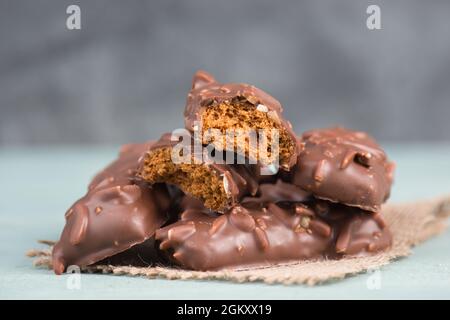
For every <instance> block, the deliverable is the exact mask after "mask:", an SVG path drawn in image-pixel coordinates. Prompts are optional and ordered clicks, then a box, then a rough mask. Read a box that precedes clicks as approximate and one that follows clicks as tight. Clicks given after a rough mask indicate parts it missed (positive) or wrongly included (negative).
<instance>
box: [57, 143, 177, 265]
mask: <svg viewBox="0 0 450 320" xmlns="http://www.w3.org/2000/svg"><path fill="white" fill-rule="evenodd" d="M150 145H151V143H147V144H137V145H127V146H124V147H123V148H122V150H121V153H120V155H119V158H118V159H117V160H116V161H114V162H113V163H112V164H110V165H109V166H108V167H107V168H105V169H104V170H103V171H102V172H101V173H99V174H98V175H97V176H96V177H94V179H93V180H92V182H91V184H90V185H89V190H88V193H87V194H86V195H85V196H84V197H83V198H81V199H80V200H78V201H77V202H75V204H74V205H73V206H72V207H71V208H70V209H69V210H68V211H67V213H66V225H65V227H64V230H63V232H62V234H61V238H60V240H59V241H58V242H57V243H56V245H55V247H54V249H53V269H54V271H55V273H57V274H61V273H62V272H64V270H65V269H66V267H67V266H69V265H77V266H80V267H81V266H86V265H90V264H93V263H95V262H97V261H100V260H102V259H105V258H107V257H110V256H113V255H115V254H117V253H120V252H122V251H125V250H127V249H128V248H130V247H132V246H134V245H136V244H138V243H142V242H144V241H145V240H147V239H149V238H150V237H152V236H153V234H154V232H155V230H156V229H157V228H159V227H160V226H162V225H163V223H165V222H166V221H167V219H168V215H167V210H168V206H169V197H168V193H167V190H166V188H165V186H163V185H155V186H153V187H149V186H148V185H147V184H144V183H142V182H133V178H134V175H135V169H136V167H137V161H138V158H139V157H140V155H141V154H142V153H143V152H144V150H146V149H147V148H148V147H149V146H150Z"/></svg>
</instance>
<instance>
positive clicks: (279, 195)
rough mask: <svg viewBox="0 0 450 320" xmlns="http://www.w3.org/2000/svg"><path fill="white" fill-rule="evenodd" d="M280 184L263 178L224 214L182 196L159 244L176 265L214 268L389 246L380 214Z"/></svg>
mask: <svg viewBox="0 0 450 320" xmlns="http://www.w3.org/2000/svg"><path fill="white" fill-rule="evenodd" d="M283 187H286V184H285V183H283V182H280V181H278V182H277V183H276V184H272V185H270V184H267V185H265V187H264V188H262V189H263V190H264V193H263V194H262V195H261V196H259V197H255V198H254V199H250V197H248V198H245V200H246V201H245V202H244V203H242V204H241V205H237V206H235V207H233V208H232V209H230V210H228V211H227V212H225V214H223V215H218V214H217V213H214V212H212V211H210V210H207V209H206V208H204V207H202V204H201V203H200V202H198V201H196V200H193V199H192V198H191V197H188V196H185V197H184V198H183V199H182V200H181V201H180V210H182V213H181V215H180V218H179V220H178V221H177V222H175V223H173V224H170V225H168V226H166V227H164V228H161V229H159V230H157V231H156V235H155V237H156V240H158V241H159V243H160V245H159V247H160V249H161V250H162V251H164V252H166V256H167V257H168V259H169V260H170V261H171V262H172V263H174V264H176V265H179V266H181V267H184V268H188V269H193V270H218V269H223V268H227V267H232V268H245V267H250V266H264V265H270V264H276V263H283V262H289V261H298V260H305V259H313V258H323V257H327V258H340V257H343V256H345V255H366V254H372V253H374V252H378V251H381V250H384V249H386V248H388V247H390V246H391V244H392V236H391V234H390V232H389V229H388V228H387V226H386V223H385V222H384V220H383V219H382V217H381V215H379V214H373V213H371V212H368V211H364V210H361V209H359V208H356V207H348V206H345V205H341V204H335V203H332V202H328V201H325V200H317V199H314V198H312V197H310V196H308V195H307V194H305V193H304V192H303V191H300V192H294V193H293V195H289V192H286V193H284V192H282V189H283ZM291 190H292V189H291ZM302 198H303V199H304V200H302V202H289V200H292V199H302Z"/></svg>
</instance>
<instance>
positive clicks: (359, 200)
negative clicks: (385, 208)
mask: <svg viewBox="0 0 450 320" xmlns="http://www.w3.org/2000/svg"><path fill="white" fill-rule="evenodd" d="M299 148H300V150H301V151H300V152H299V155H298V158H297V165H296V168H295V170H294V173H293V179H292V182H293V183H294V184H295V185H298V186H299V187H301V188H302V189H304V190H307V191H309V192H311V193H312V194H313V195H314V196H315V197H317V198H321V199H326V200H330V201H333V202H340V203H343V204H346V205H349V206H356V207H359V208H362V209H365V210H369V211H378V210H380V206H381V204H382V203H383V202H385V201H386V200H387V198H388V197H389V193H390V189H391V185H392V180H393V173H394V163H392V162H389V161H388V160H387V157H386V154H385V153H384V151H383V150H382V149H381V148H380V146H379V145H378V144H377V143H376V142H375V140H374V139H373V138H371V137H370V136H369V135H367V134H366V133H364V132H359V131H351V130H348V129H344V128H329V129H316V130H311V131H308V132H306V133H304V134H303V135H302V137H301V139H300V140H299Z"/></svg>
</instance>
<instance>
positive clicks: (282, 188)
mask: <svg viewBox="0 0 450 320" xmlns="http://www.w3.org/2000/svg"><path fill="white" fill-rule="evenodd" d="M311 197H312V196H311V193H310V192H307V191H305V190H303V189H301V188H300V187H298V186H296V185H294V184H292V183H288V182H285V181H283V180H281V179H278V180H276V182H275V183H262V184H260V185H259V188H258V193H257V194H256V195H255V196H253V197H251V196H249V197H245V198H243V199H242V201H241V203H252V202H256V203H261V204H267V203H271V202H273V203H278V202H305V201H307V200H310V199H311Z"/></svg>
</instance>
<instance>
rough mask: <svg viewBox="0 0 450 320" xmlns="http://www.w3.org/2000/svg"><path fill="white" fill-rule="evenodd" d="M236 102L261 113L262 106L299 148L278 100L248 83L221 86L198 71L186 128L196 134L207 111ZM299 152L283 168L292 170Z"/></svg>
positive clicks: (190, 95) (185, 113)
mask: <svg viewBox="0 0 450 320" xmlns="http://www.w3.org/2000/svg"><path fill="white" fill-rule="evenodd" d="M233 101H239V102H242V101H245V102H247V103H248V104H250V105H252V106H253V107H254V109H255V111H257V110H258V109H257V108H258V106H260V107H261V106H262V107H261V108H263V109H264V112H267V113H268V114H269V115H270V116H271V117H273V118H275V119H277V122H278V123H279V124H280V125H281V127H282V128H283V129H284V130H285V131H286V132H287V134H288V136H289V137H290V139H291V140H292V141H293V143H294V144H295V141H296V135H295V132H294V131H293V130H292V125H291V123H290V122H289V121H287V120H285V119H284V118H283V116H282V112H283V108H282V106H281V104H280V102H279V101H278V100H276V99H275V98H274V97H272V96H271V95H269V94H268V93H266V92H264V91H263V90H261V89H258V88H256V87H255V86H252V85H249V84H245V83H219V82H217V81H216V79H215V78H214V77H213V76H212V75H210V74H209V73H207V72H205V71H198V72H197V73H196V74H195V75H194V78H193V81H192V89H191V91H190V92H189V94H188V98H187V102H186V108H185V111H184V117H185V126H186V128H187V129H188V130H190V131H194V129H195V123H196V122H198V123H200V122H201V120H202V112H203V110H204V109H205V108H209V107H214V106H216V105H218V104H220V103H233ZM296 155H297V153H296V150H295V151H294V152H293V153H292V155H291V158H290V159H287V163H285V164H282V165H283V167H286V168H291V167H292V166H294V164H295V162H296Z"/></svg>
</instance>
